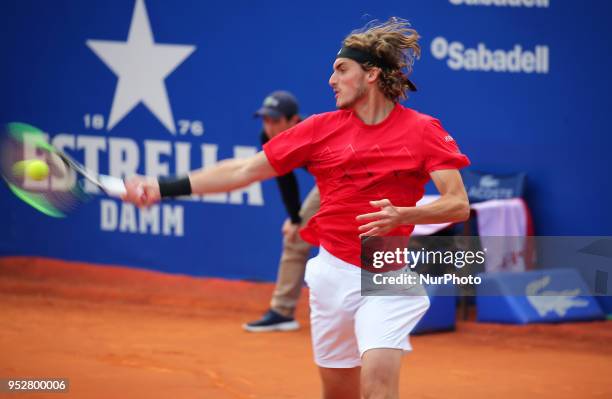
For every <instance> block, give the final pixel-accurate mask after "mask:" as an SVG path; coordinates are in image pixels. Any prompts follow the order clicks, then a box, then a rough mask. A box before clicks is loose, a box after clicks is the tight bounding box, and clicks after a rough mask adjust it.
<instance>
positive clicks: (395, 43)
mask: <svg viewBox="0 0 612 399" xmlns="http://www.w3.org/2000/svg"><path fill="white" fill-rule="evenodd" d="M419 38H420V36H419V34H418V33H417V31H416V30H414V29H412V28H410V23H409V22H408V21H406V20H404V19H401V18H397V17H391V18H389V20H387V21H386V22H382V23H380V22H378V21H372V22H370V23H368V24H367V25H366V26H365V27H363V28H361V29H359V30H355V31H353V32H351V33H350V34H349V35H348V36H347V37H346V38H345V39H344V41H343V42H342V44H343V45H344V46H345V47H353V48H357V49H359V50H362V51H367V52H369V53H370V54H373V55H374V56H376V57H377V58H379V59H381V60H382V61H383V62H384V63H385V64H386V65H387V67H386V68H381V74H380V76H379V79H378V87H379V88H380V90H381V91H382V92H383V94H384V95H385V96H386V97H387V98H388V99H390V100H391V101H393V102H398V101H399V100H403V99H406V98H408V95H407V92H408V90H409V89H410V83H409V82H408V76H410V74H411V73H412V66H413V64H414V60H415V59H416V58H419V57H420V55H421V46H419V43H418V41H419ZM361 65H362V67H363V68H364V69H365V70H369V69H371V68H374V67H375V66H374V65H372V64H371V63H364V64H361Z"/></svg>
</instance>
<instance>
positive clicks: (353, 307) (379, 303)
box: [305, 247, 429, 368]
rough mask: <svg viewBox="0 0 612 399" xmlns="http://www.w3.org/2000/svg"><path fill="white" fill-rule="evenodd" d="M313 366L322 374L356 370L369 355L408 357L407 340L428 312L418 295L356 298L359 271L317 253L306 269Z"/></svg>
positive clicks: (322, 252)
mask: <svg viewBox="0 0 612 399" xmlns="http://www.w3.org/2000/svg"><path fill="white" fill-rule="evenodd" d="M305 280H306V283H307V284H308V287H309V288H310V323H311V335H312V346H313V351H314V359H315V363H316V364H317V365H318V366H320V367H326V368H352V367H358V366H361V357H362V356H363V354H364V353H365V352H366V351H368V350H369V349H378V348H394V349H402V350H404V351H405V352H408V351H411V350H412V346H411V345H410V341H409V337H408V336H409V334H410V332H411V331H412V330H413V329H414V327H415V326H416V324H417V323H418V322H419V320H421V318H422V317H423V315H424V314H425V312H426V311H427V309H428V308H429V298H428V297H427V295H426V293H425V291H424V290H422V291H421V293H422V294H423V295H407V296H362V295H361V269H360V268H358V267H356V266H353V265H351V264H350V263H347V262H345V261H343V260H341V259H338V258H336V257H335V256H334V255H332V254H330V253H329V252H327V251H326V250H325V249H324V248H323V247H321V248H320V250H319V254H318V255H317V256H316V257H314V258H312V259H310V260H309V261H308V264H307V265H306V275H305Z"/></svg>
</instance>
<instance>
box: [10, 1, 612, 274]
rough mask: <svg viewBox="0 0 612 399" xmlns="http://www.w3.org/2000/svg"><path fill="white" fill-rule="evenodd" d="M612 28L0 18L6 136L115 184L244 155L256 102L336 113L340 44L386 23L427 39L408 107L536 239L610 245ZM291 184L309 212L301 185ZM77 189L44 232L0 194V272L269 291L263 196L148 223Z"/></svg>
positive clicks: (477, 7)
mask: <svg viewBox="0 0 612 399" xmlns="http://www.w3.org/2000/svg"><path fill="white" fill-rule="evenodd" d="M609 15H612V3H610V2H607V1H598V0H585V1H581V2H576V1H564V0H429V1H424V0H423V1H406V0H403V1H396V0H389V1H385V2H384V3H381V2H377V3H376V2H375V3H373V2H371V1H362V0H355V1H351V2H322V1H311V2H308V3H299V2H297V3H296V2H281V1H263V2H250V1H234V2H227V3H226V2H205V1H197V0H179V1H172V2H170V1H154V0H147V1H145V0H135V1H132V0H130V1H127V0H107V1H87V2H84V1H79V0H57V1H40V0H12V1H3V2H2V3H1V4H0V18H1V21H2V26H3V32H4V34H3V35H2V38H0V52H1V54H2V63H0V83H1V87H2V88H3V94H4V95H3V96H2V98H1V99H0V121H1V122H2V123H6V122H11V121H20V122H27V123H30V124H32V125H34V126H37V127H39V128H41V129H43V130H44V131H45V132H47V133H48V135H49V141H50V142H51V143H53V144H54V145H56V146H57V147H61V148H63V149H64V150H65V151H67V152H69V153H70V154H72V155H73V156H74V157H75V158H77V159H79V160H80V161H81V162H83V163H84V164H85V165H87V166H88V167H89V168H91V169H93V170H96V171H98V172H100V173H105V174H110V175H113V176H117V177H123V176H126V175H132V174H135V173H140V174H146V175H151V176H159V175H167V174H180V173H185V172H187V171H188V170H190V169H194V168H199V167H202V166H210V165H214V164H215V163H217V162H218V161H220V160H222V159H226V158H233V157H247V156H250V155H252V154H255V153H256V152H257V151H259V150H260V142H259V135H260V132H261V122H260V121H259V120H257V119H254V118H253V112H254V111H255V110H256V109H257V108H259V106H260V105H261V102H262V100H263V98H264V97H265V96H266V95H267V94H268V93H270V92H272V91H274V90H277V89H285V90H289V91H291V92H293V93H294V94H295V95H296V96H297V98H298V99H299V100H300V105H301V114H302V115H304V116H306V115H309V114H313V113H319V112H325V111H330V110H333V109H334V98H333V93H332V91H331V89H330V87H329V86H328V83H327V81H328V78H329V76H330V74H331V71H332V68H331V67H332V63H333V60H334V57H335V54H336V52H337V51H338V49H339V47H340V44H341V41H342V39H343V37H344V36H345V35H346V34H348V33H349V32H350V31H351V30H353V29H356V28H359V27H361V26H363V25H365V24H366V23H367V22H369V21H370V20H372V19H380V20H385V19H387V18H388V17H390V16H399V17H402V18H406V19H408V20H410V21H411V23H412V25H413V27H414V28H415V29H417V31H418V32H419V34H420V35H421V36H422V39H421V46H422V56H421V59H420V60H418V61H417V62H416V64H415V69H414V74H413V80H414V81H415V83H416V84H417V86H418V88H419V91H418V92H416V93H414V94H411V96H410V98H409V99H408V100H407V101H406V102H405V105H406V106H409V107H413V108H415V109H417V110H419V111H421V112H424V113H428V114H431V115H434V116H436V117H438V118H439V119H440V120H441V121H442V123H443V124H444V126H445V128H446V129H447V130H448V131H449V132H451V134H452V135H453V137H455V139H456V140H457V142H458V143H459V145H460V147H461V149H462V151H463V152H464V153H466V154H467V155H468V156H469V157H470V159H471V161H472V167H473V168H474V169H475V170H478V171H481V172H484V173H492V174H511V173H525V174H526V176H527V192H526V200H527V202H528V204H529V206H530V207H531V210H532V212H533V216H534V222H535V227H536V232H537V233H538V234H542V235H583V234H588V235H605V234H609V232H610V226H611V225H612V213H611V212H610V211H609V203H610V198H612V195H611V194H612V189H611V188H610V186H609V185H608V184H602V182H607V180H608V173H609V171H610V169H611V168H610V166H611V163H610V158H609V156H607V154H605V153H604V152H605V149H606V148H610V147H611V145H612V139H611V138H610V134H609V132H608V130H609V128H608V126H607V116H608V113H609V109H610V100H609V93H610V92H611V90H610V89H612V87H611V86H612V85H611V83H610V81H611V80H610V78H609V71H610V70H612V57H610V55H609V51H608V50H607V47H608V45H609V39H610V38H611V37H612V27H611V26H610V24H609V22H608V17H609ZM297 173H298V175H299V180H300V185H301V194H302V197H303V196H305V194H306V193H307V192H308V190H309V189H310V188H311V187H312V185H313V180H312V178H311V177H310V176H308V175H307V174H306V173H305V172H303V171H298V172H297ZM42 184H51V182H48V181H46V182H43V183H42ZM85 189H86V191H88V192H89V193H90V194H92V196H93V197H92V200H91V201H89V202H87V203H86V204H84V205H83V206H81V207H80V208H79V209H78V210H76V211H75V212H74V213H72V214H71V215H70V216H69V217H67V218H63V219H55V218H49V217H47V216H45V215H43V214H41V213H38V212H36V211H34V210H33V209H32V208H30V207H29V206H27V205H26V204H24V203H23V202H21V201H20V200H19V199H17V198H16V197H15V196H13V195H12V194H11V192H10V191H9V190H8V188H7V187H6V186H5V185H2V186H1V187H0V208H1V209H2V211H3V222H2V228H1V229H0V255H3V256H5V255H36V256H47V257H54V258H60V259H67V260H80V261H87V262H95V263H104V264H121V265H130V266H135V267H144V268H150V269H156V270H161V271H168V272H174V273H186V274H193V275H206V276H222V277H227V278H248V279H261V280H271V279H273V278H274V276H275V273H276V265H277V262H278V258H279V253H280V249H281V241H282V237H281V232H280V228H281V225H282V222H283V220H284V219H285V217H286V213H285V210H284V208H283V206H282V203H281V201H280V196H279V193H278V189H277V187H276V184H275V183H274V182H273V181H268V182H263V183H256V184H253V185H251V186H249V187H247V188H245V189H243V190H237V191H234V192H232V193H229V194H215V195H207V196H204V197H196V196H194V197H192V198H190V199H185V200H175V201H171V202H165V203H163V204H160V205H158V206H155V207H152V208H150V209H148V210H139V209H136V208H134V207H133V206H131V205H126V204H123V203H121V202H120V201H118V200H115V199H110V198H107V197H105V196H102V195H99V194H100V193H99V192H97V189H96V188H95V187H93V186H86V187H85Z"/></svg>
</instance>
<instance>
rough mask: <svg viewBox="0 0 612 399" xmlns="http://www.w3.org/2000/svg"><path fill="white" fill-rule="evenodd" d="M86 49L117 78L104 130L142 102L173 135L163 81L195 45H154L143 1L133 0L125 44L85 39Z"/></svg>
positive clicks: (170, 113)
mask: <svg viewBox="0 0 612 399" xmlns="http://www.w3.org/2000/svg"><path fill="white" fill-rule="evenodd" d="M87 46H89V48H90V49H91V50H92V51H93V52H94V53H96V55H97V56H98V57H100V59H102V61H104V63H105V64H106V66H108V67H109V68H110V69H111V70H112V71H113V72H114V73H115V75H117V77H118V82H117V87H116V89H115V97H114V99H113V105H112V107H111V113H110V117H109V120H108V125H107V127H106V128H107V129H108V130H111V129H112V128H113V127H114V126H115V125H117V123H119V122H120V121H121V120H122V119H123V117H125V116H126V115H127V114H128V113H129V112H130V111H131V110H132V109H134V107H135V106H136V105H138V104H139V103H140V102H142V103H143V104H144V105H145V106H146V107H147V108H148V109H149V111H151V112H152V113H153V114H154V115H155V116H156V117H157V119H159V121H160V122H161V123H162V124H163V125H164V126H165V127H166V129H168V130H169V131H170V132H171V133H172V134H176V128H175V125H174V117H173V116H172V109H171V108H170V102H169V100H168V93H167V92H166V86H165V84H164V79H165V78H166V77H167V76H168V75H170V74H171V73H172V72H173V71H174V70H175V69H176V68H177V67H178V66H179V65H180V64H181V63H182V62H183V61H185V59H186V58H187V57H189V55H190V54H191V53H192V52H193V51H194V50H195V48H196V47H195V46H186V45H178V44H156V43H155V42H154V41H153V32H152V31H151V25H150V24H149V17H148V16H147V9H146V8H145V4H144V0H136V5H135V7H134V15H133V16H132V23H131V25H130V33H129V34H128V39H127V42H115V41H108V40H87Z"/></svg>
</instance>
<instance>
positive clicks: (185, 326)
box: [0, 258, 612, 399]
mask: <svg viewBox="0 0 612 399" xmlns="http://www.w3.org/2000/svg"><path fill="white" fill-rule="evenodd" d="M272 288H273V285H272V284H264V283H250V282H244V281H226V280H219V279H199V278H193V277H186V276H176V275H167V274H162V273H156V272H150V271H144V270H134V269H128V268H121V267H108V266H98V265H86V264H78V263H67V262H60V261H52V260H43V259H38V258H4V259H2V260H1V261H0V318H1V319H2V329H0V351H1V353H2V360H1V361H0V376H2V377H3V378H6V377H11V376H14V377H26V376H29V377H66V378H68V379H69V380H70V391H69V393H68V394H41V393H36V394H26V393H21V394H4V397H19V398H28V397H31V398H45V397H49V398H57V397H74V398H168V397H175V398H215V399H217V398H218V399H225V398H228V399H229V398H296V399H297V398H318V397H319V379H318V375H317V370H316V367H315V366H314V364H313V362H312V359H311V349H310V336H309V328H308V321H307V320H308V307H307V301H305V300H303V301H302V302H301V305H300V308H299V310H298V318H299V321H300V323H302V325H303V326H304V328H302V329H301V330H299V331H297V332H291V333H267V334H251V333H247V332H244V331H242V329H241V328H240V325H241V323H243V322H245V321H248V320H249V319H251V318H253V316H257V315H258V314H259V313H260V312H261V311H262V309H265V307H266V305H267V302H268V300H269V297H270V293H271V291H272ZM304 298H305V296H304ZM611 323H612V322H610V321H608V322H589V323H572V324H559V325H531V326H502V325H494V324H480V323H475V322H473V321H466V322H460V323H459V325H458V328H457V331H455V332H449V333H437V334H429V335H423V336H416V337H413V338H412V340H413V345H414V348H415V351H414V352H413V353H412V354H410V355H408V356H406V357H405V358H404V367H403V369H402V380H401V396H402V397H405V398H423V399H433V398H458V399H462V398H466V399H475V398H492V397H493V398H512V399H514V398H539V399H541V398H555V399H560V398H610V397H612V383H611V380H610V376H611V375H612V345H610V344H611V343H612V329H611V328H610V327H611ZM0 395H1V394H0Z"/></svg>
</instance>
